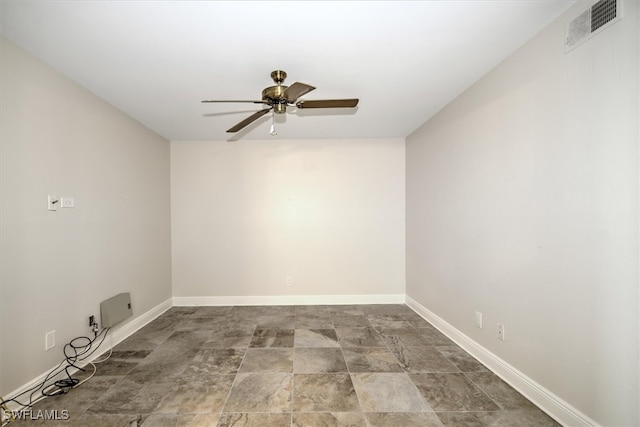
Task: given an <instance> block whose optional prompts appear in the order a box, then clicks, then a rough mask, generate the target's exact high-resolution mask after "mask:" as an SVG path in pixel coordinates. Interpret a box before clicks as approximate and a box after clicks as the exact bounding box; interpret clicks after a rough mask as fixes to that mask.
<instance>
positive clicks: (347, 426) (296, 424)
mask: <svg viewBox="0 0 640 427" xmlns="http://www.w3.org/2000/svg"><path fill="white" fill-rule="evenodd" d="M291 426H292V427H311V426H313V427H342V426H344V427H367V422H366V421H365V419H364V415H363V414H362V413H360V412H298V413H294V414H293V422H292V423H291Z"/></svg>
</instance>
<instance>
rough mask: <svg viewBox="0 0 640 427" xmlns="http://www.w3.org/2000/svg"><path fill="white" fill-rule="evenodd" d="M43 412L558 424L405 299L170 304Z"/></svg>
mask: <svg viewBox="0 0 640 427" xmlns="http://www.w3.org/2000/svg"><path fill="white" fill-rule="evenodd" d="M37 409H48V410H53V409H57V410H58V411H61V410H63V409H66V410H68V411H69V416H70V418H69V420H68V421H66V422H61V421H59V422H54V421H43V422H41V423H40V424H42V425H47V426H53V425H56V423H58V424H60V425H65V426H69V425H73V426H83V427H84V426H91V427H101V426H118V427H120V426H124V427H128V426H131V425H134V426H135V425H142V426H145V427H148V426H151V427H154V426H158V427H164V426H225V427H226V426H260V427H269V426H296V427H297V426H304V427H312V426H354V427H355V426H371V427H374V426H375V427H378V426H392V427H404V426H442V425H445V426H489V425H490V426H498V425H499V426H555V425H558V424H557V423H555V422H554V421H553V420H552V419H551V418H549V417H548V416H547V415H546V414H544V413H543V412H542V411H540V410H539V409H538V408H536V407H535V406H534V405H533V404H531V403H530V402H529V401H527V400H526V399H525V398H523V397H522V396H521V395H520V394H518V393H517V392H516V391H514V390H513V389H512V388H511V387H509V386H508V385H506V384H505V383H504V382H503V381H501V380H500V379H499V378H498V377H497V376H495V375H494V374H493V373H491V372H490V371H488V370H487V369H486V368H485V367H484V366H483V365H481V364H480V363H478V362H477V361H476V360H475V359H473V358H472V357H471V356H469V355H468V354H467V353H465V352H464V351H463V350H462V349H461V348H460V347H458V346H456V345H455V344H454V343H453V342H451V341H450V340H449V339H447V338H446V337H445V336H444V335H442V334H441V333H440V332H438V331H437V330H436V329H435V328H434V327H432V326H431V325H430V324H429V323H427V322H426V321H424V320H423V319H422V318H421V317H420V316H418V315H417V314H416V313H414V312H413V311H412V310H411V309H409V308H408V307H406V306H404V305H354V306H284V307H283V306H277V307H274V306H259V307H240V306H238V307H174V308H172V309H170V310H169V311H167V312H166V313H164V314H163V315H162V316H160V317H159V318H157V319H156V320H154V321H153V322H152V323H150V324H149V325H147V326H145V327H144V328H143V329H141V330H140V331H138V332H137V333H135V334H134V335H133V336H131V337H129V338H128V339H127V340H125V341H123V342H122V343H120V344H119V345H117V346H116V347H115V348H114V349H113V355H112V356H111V358H110V359H109V360H108V361H106V362H104V363H102V364H100V365H98V372H97V374H96V376H95V377H94V378H92V379H91V380H89V381H87V382H86V383H85V384H83V385H82V386H81V387H78V388H76V389H74V390H71V391H70V392H69V393H67V394H66V395H61V396H55V397H51V398H48V399H45V400H44V401H42V402H40V403H38V404H37V405H36V407H35V408H34V410H37ZM136 420H137V423H136V422H135V421H136ZM132 421H133V423H132ZM30 423H31V424H38V423H37V422H36V423H34V422H30ZM17 424H22V425H24V424H25V423H16V425H17Z"/></svg>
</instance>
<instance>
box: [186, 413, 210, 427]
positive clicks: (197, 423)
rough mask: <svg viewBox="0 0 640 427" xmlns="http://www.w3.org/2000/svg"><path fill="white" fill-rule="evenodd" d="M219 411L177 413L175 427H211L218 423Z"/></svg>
mask: <svg viewBox="0 0 640 427" xmlns="http://www.w3.org/2000/svg"><path fill="white" fill-rule="evenodd" d="M218 421H220V413H219V412H213V413H208V414H205V413H201V414H178V417H177V418H176V427H211V426H216V425H218Z"/></svg>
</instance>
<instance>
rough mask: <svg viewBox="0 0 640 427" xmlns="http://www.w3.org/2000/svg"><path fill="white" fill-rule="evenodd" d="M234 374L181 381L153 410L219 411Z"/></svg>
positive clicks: (162, 411)
mask: <svg viewBox="0 0 640 427" xmlns="http://www.w3.org/2000/svg"><path fill="white" fill-rule="evenodd" d="M234 379H235V375H215V376H213V377H212V378H211V379H208V380H207V382H206V383H205V382H196V381H190V382H186V381H185V382H183V383H182V384H180V385H179V386H178V387H177V388H175V389H173V390H171V391H169V392H168V393H167V394H166V395H165V396H164V397H163V398H162V400H160V402H159V403H158V405H157V406H156V407H155V409H154V411H153V412H161V413H190V412H197V413H200V412H213V411H217V412H220V411H221V410H222V406H223V405H224V402H225V400H226V399H227V395H228V394H229V390H231V386H232V385H233V381H234Z"/></svg>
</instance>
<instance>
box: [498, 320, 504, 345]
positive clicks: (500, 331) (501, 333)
mask: <svg viewBox="0 0 640 427" xmlns="http://www.w3.org/2000/svg"><path fill="white" fill-rule="evenodd" d="M497 336H498V339H499V340H500V341H504V325H503V324H502V323H498V335H497Z"/></svg>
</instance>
